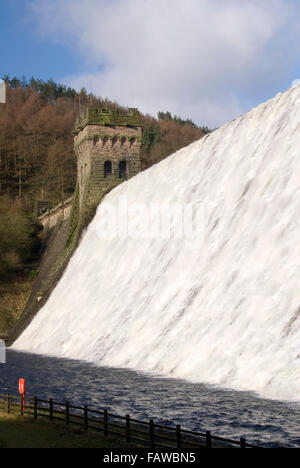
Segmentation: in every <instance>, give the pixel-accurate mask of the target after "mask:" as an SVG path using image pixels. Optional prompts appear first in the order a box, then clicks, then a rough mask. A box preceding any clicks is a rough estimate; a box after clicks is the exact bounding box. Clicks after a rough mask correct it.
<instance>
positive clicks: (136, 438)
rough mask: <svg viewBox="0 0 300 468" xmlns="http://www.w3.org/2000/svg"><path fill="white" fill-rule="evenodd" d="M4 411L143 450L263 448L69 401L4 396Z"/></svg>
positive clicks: (0, 404)
mask: <svg viewBox="0 0 300 468" xmlns="http://www.w3.org/2000/svg"><path fill="white" fill-rule="evenodd" d="M0 410H2V411H7V413H14V414H20V415H22V416H24V414H26V415H30V416H33V418H34V419H35V420H36V419H38V417H40V418H47V419H49V420H50V421H61V422H64V423H65V424H66V425H72V424H74V425H76V426H80V427H82V429H83V430H85V431H88V430H92V431H98V432H102V433H103V434H104V437H109V436H110V435H113V436H116V437H119V438H123V439H125V440H126V442H128V443H129V444H132V443H136V444H137V446H139V447H147V448H176V449H178V450H181V449H190V448H214V447H236V448H261V447H259V446H256V445H252V444H248V443H247V442H246V440H245V439H244V438H243V437H241V438H240V440H239V441H237V440H232V439H225V438H222V437H217V436H214V435H212V434H211V432H210V431H206V432H205V433H204V432H203V433H201V432H194V431H189V430H186V429H182V427H181V426H180V425H177V426H176V427H173V428H172V427H168V426H164V425H162V424H156V423H155V422H154V421H153V419H150V421H149V422H146V421H139V420H138V419H134V418H131V417H130V416H129V415H126V416H119V415H116V414H112V413H109V412H108V411H107V410H95V409H92V408H90V407H88V406H86V405H85V406H82V407H80V406H75V405H72V404H70V403H69V402H68V401H66V402H65V403H60V402H57V401H54V400H53V399H50V400H42V399H39V398H37V397H27V396H26V398H23V397H22V396H20V395H19V396H14V395H8V394H7V395H2V394H0Z"/></svg>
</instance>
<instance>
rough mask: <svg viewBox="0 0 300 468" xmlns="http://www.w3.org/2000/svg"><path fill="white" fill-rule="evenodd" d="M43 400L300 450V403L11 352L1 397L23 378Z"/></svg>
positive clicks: (0, 368) (2, 373)
mask: <svg viewBox="0 0 300 468" xmlns="http://www.w3.org/2000/svg"><path fill="white" fill-rule="evenodd" d="M21 377H22V378H25V379H26V382H27V393H28V395H30V396H37V397H39V398H42V399H49V398H53V399H55V400H56V401H61V402H64V401H66V400H68V401H70V403H71V404H72V403H73V404H75V405H77V404H79V405H84V404H87V405H89V406H90V407H91V408H94V409H100V410H101V409H108V410H110V411H111V412H114V413H116V414H119V415H121V416H123V415H124V416H125V415H126V414H130V415H131V416H132V417H135V418H137V419H141V420H149V419H150V418H153V419H154V420H155V421H156V422H162V423H164V424H172V425H174V424H181V425H182V427H183V428H185V429H191V430H196V431H206V430H211V431H212V434H213V435H218V436H221V437H229V438H232V439H236V440H238V439H239V438H240V437H245V438H246V439H247V441H248V442H249V443H254V444H260V445H263V446H266V447H273V446H278V445H283V446H287V447H300V405H298V404H289V403H285V402H281V401H273V400H266V399H262V398H259V397H258V396H257V395H255V394H253V393H248V392H236V391H231V390H223V389H219V388H215V387H212V386H207V385H203V384H194V383H189V382H186V381H184V380H178V379H167V378H163V377H154V376H152V375H148V374H144V373H140V372H135V371H131V370H126V369H115V368H109V367H95V366H93V365H91V364H88V363H85V362H81V361H74V360H68V359H57V358H52V357H47V356H40V355H33V354H27V353H26V354H25V353H20V352H15V351H12V350H8V352H7V364H0V393H5V394H6V393H7V392H8V393H10V394H12V395H17V393H18V379H19V378H21Z"/></svg>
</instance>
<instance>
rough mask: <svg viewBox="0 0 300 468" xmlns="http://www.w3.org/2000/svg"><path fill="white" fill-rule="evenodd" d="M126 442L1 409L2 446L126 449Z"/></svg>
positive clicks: (0, 441) (0, 432) (0, 435)
mask: <svg viewBox="0 0 300 468" xmlns="http://www.w3.org/2000/svg"><path fill="white" fill-rule="evenodd" d="M126 447H130V446H129V445H128V444H127V445H126V443H125V442H124V441H119V440H117V439H112V438H109V439H105V438H104V437H103V435H102V434H101V433H99V434H98V433H97V434H96V433H91V432H88V433H86V432H84V431H83V430H79V429H74V428H69V427H67V426H65V425H64V424H61V423H56V422H51V423H49V421H47V420H45V421H43V420H42V419H40V420H38V421H34V420H33V419H32V417H31V418H30V417H28V418H27V417H26V416H24V417H22V416H16V415H12V414H6V413H4V412H1V411H0V448H126Z"/></svg>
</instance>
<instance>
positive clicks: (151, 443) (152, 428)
mask: <svg viewBox="0 0 300 468" xmlns="http://www.w3.org/2000/svg"><path fill="white" fill-rule="evenodd" d="M149 424H150V426H149V429H150V430H149V437H150V448H155V442H154V422H153V419H150V423H149Z"/></svg>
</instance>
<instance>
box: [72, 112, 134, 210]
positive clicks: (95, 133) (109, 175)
mask: <svg viewBox="0 0 300 468" xmlns="http://www.w3.org/2000/svg"><path fill="white" fill-rule="evenodd" d="M73 134H74V146H75V153H76V156H77V180H78V188H79V205H80V209H81V210H82V209H83V208H86V207H89V206H90V205H97V204H98V203H99V202H100V201H101V199H102V198H103V196H104V195H105V194H106V193H108V192H109V191H110V190H111V189H112V188H114V187H115V186H116V185H118V184H120V183H121V182H124V180H127V179H129V178H130V177H133V176H135V175H136V174H137V173H138V172H140V170H141V161H140V150H141V143H142V123H141V118H140V113H139V111H138V109H128V111H126V112H122V111H119V110H117V109H112V110H106V109H97V108H89V109H86V110H85V111H84V112H83V113H81V114H80V116H79V117H78V119H77V121H76V124H75V128H74V132H73Z"/></svg>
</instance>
